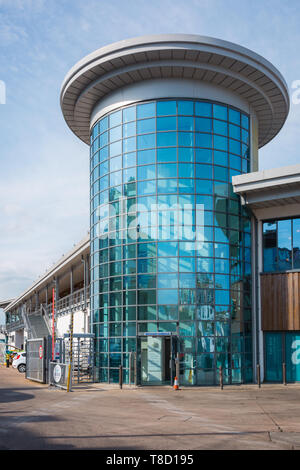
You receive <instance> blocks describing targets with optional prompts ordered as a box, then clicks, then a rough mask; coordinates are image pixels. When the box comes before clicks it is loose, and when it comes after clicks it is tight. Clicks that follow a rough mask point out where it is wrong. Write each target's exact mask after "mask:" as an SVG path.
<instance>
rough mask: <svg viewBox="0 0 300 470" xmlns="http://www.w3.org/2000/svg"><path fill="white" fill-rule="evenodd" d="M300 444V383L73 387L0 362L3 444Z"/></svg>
mask: <svg viewBox="0 0 300 470" xmlns="http://www.w3.org/2000/svg"><path fill="white" fill-rule="evenodd" d="M8 449H10V450H22V449H29V450H30V449H32V450H40V449H47V450H68V449H82V450H83V449H103V450H112V449H113V450H122V449H123V450H125V449H127V450H196V449H201V450H250V449H251V450H280V449H283V450H291V449H295V450H296V449H297V450H299V449H300V384H288V385H287V386H284V385H269V384H263V385H262V386H261V388H258V387H257V385H242V386H224V389H223V390H221V389H220V388H216V387H205V388H204V387H201V388H200V387H199V388H182V389H180V390H178V391H174V390H173V389H172V387H137V388H135V387H133V386H132V387H128V386H127V387H124V388H123V389H122V390H120V388H119V387H118V386H110V385H103V384H84V385H80V386H79V387H77V388H74V389H73V391H72V392H69V393H68V392H66V391H65V390H61V389H57V388H54V387H49V386H48V385H43V384H39V383H37V382H32V381H29V380H26V379H25V377H24V374H20V373H19V372H18V371H17V370H15V369H12V368H9V369H7V368H6V367H5V366H3V365H1V366H0V450H8Z"/></svg>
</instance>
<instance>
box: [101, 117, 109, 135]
mask: <svg viewBox="0 0 300 470" xmlns="http://www.w3.org/2000/svg"><path fill="white" fill-rule="evenodd" d="M107 129H108V117H105V118H103V119H100V122H99V131H100V133H101V134H102V132H104V131H106V130H107Z"/></svg>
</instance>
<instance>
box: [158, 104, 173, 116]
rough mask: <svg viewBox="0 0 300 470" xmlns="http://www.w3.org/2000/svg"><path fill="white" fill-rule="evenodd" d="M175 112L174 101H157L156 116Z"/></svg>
mask: <svg viewBox="0 0 300 470" xmlns="http://www.w3.org/2000/svg"><path fill="white" fill-rule="evenodd" d="M172 114H176V101H158V102H157V116H168V115H172Z"/></svg>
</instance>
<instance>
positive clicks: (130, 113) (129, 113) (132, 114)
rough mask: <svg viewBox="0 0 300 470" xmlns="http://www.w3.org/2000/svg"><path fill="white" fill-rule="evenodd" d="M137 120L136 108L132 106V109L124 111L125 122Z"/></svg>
mask: <svg viewBox="0 0 300 470" xmlns="http://www.w3.org/2000/svg"><path fill="white" fill-rule="evenodd" d="M135 119H136V108H135V106H130V108H125V109H123V122H129V121H135Z"/></svg>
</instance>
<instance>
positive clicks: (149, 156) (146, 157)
mask: <svg viewBox="0 0 300 470" xmlns="http://www.w3.org/2000/svg"><path fill="white" fill-rule="evenodd" d="M137 163H138V165H145V164H147V163H155V150H144V151H142V152H138V154H137Z"/></svg>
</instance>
